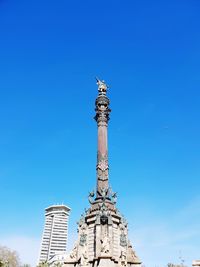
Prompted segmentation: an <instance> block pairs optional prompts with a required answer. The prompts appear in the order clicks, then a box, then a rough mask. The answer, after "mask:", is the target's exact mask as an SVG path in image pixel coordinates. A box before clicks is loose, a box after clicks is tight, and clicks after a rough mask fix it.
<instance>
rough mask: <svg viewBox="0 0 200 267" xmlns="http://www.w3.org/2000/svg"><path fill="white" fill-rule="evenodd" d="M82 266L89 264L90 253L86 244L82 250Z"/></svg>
mask: <svg viewBox="0 0 200 267" xmlns="http://www.w3.org/2000/svg"><path fill="white" fill-rule="evenodd" d="M80 266H82V267H84V266H88V254H87V247H86V245H84V246H83V248H82V251H81V257H80Z"/></svg>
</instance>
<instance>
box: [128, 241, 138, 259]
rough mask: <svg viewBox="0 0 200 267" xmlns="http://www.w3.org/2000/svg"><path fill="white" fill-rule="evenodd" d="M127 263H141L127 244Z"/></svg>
mask: <svg viewBox="0 0 200 267" xmlns="http://www.w3.org/2000/svg"><path fill="white" fill-rule="evenodd" d="M127 261H128V262H130V263H136V264H140V263H141V261H140V259H139V258H138V256H137V255H136V253H135V251H134V250H133V247H132V246H131V244H130V243H129V244H128V253H127Z"/></svg>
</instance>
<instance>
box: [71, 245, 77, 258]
mask: <svg viewBox="0 0 200 267" xmlns="http://www.w3.org/2000/svg"><path fill="white" fill-rule="evenodd" d="M77 250H78V247H77V244H75V246H74V248H73V249H72V251H71V253H70V255H69V256H70V258H71V259H76V258H77V252H78V251H77Z"/></svg>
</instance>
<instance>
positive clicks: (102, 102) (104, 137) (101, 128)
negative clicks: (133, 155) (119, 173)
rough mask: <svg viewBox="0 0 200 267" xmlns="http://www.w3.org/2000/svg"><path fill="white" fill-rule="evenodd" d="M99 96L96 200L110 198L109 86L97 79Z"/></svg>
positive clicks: (97, 105)
mask: <svg viewBox="0 0 200 267" xmlns="http://www.w3.org/2000/svg"><path fill="white" fill-rule="evenodd" d="M97 85H98V91H99V95H98V97H97V99H96V101H95V106H96V108H95V111H96V115H95V120H96V122H97V128H98V152H97V166H96V171H97V192H96V199H104V198H108V190H109V182H108V170H109V165H108V121H109V113H110V112H111V110H110V108H109V102H110V101H109V99H108V97H107V95H106V93H107V88H108V87H107V85H106V84H105V82H104V81H100V80H98V79H97Z"/></svg>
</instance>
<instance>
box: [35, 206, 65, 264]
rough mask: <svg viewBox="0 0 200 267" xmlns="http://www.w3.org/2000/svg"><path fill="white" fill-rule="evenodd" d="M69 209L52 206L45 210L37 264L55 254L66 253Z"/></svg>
mask: <svg viewBox="0 0 200 267" xmlns="http://www.w3.org/2000/svg"><path fill="white" fill-rule="evenodd" d="M69 212H70V208H68V207H67V206H65V205H54V206H50V207H48V208H46V209H45V226H44V231H43V235H42V243H41V249H40V255H39V260H38V263H40V262H44V261H48V260H49V259H50V258H51V257H52V256H54V255H55V254H57V253H61V252H66V248H67V234H68V218H69Z"/></svg>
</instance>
